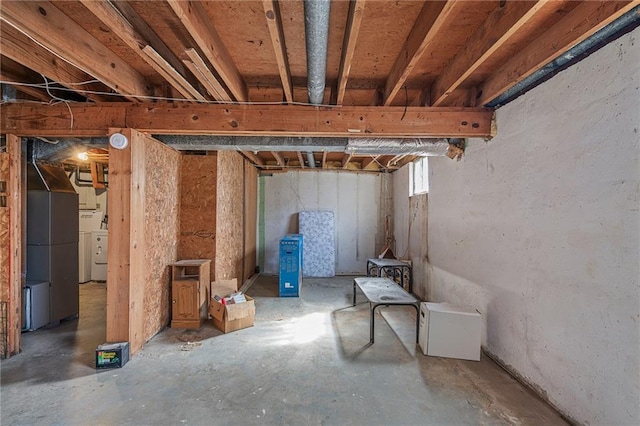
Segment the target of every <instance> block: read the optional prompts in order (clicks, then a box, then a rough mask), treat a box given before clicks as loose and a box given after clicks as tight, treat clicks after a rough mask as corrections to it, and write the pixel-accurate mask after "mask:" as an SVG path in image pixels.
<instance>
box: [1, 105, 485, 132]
mask: <svg viewBox="0 0 640 426" xmlns="http://www.w3.org/2000/svg"><path fill="white" fill-rule="evenodd" d="M69 108H70V110H71V113H72V114H73V116H72V115H71V114H70V110H69ZM492 118H493V110H492V109H487V108H453V107H451V108H449V107H439V108H431V107H407V108H404V107H346V106H345V107H317V106H301V105H295V106H294V105H217V104H182V103H181V104H177V103H173V104H171V103H155V104H142V103H140V104H131V103H122V102H120V103H104V104H96V105H84V104H78V105H76V104H70V105H69V107H67V105H38V104H36V105H34V104H27V103H12V104H2V105H0V131H2V132H4V133H14V134H17V135H19V136H105V135H107V133H108V129H109V128H110V127H129V128H135V129H138V130H140V131H143V132H148V133H151V134H158V135H182V134H184V135H230V136H320V137H358V136H362V137H365V136H366V137H399V138H403V137H492V136H493V133H492Z"/></svg>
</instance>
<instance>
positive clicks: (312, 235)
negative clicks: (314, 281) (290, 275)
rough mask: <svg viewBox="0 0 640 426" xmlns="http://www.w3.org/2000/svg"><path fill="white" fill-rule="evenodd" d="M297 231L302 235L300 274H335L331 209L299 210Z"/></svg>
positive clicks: (306, 275)
mask: <svg viewBox="0 0 640 426" xmlns="http://www.w3.org/2000/svg"><path fill="white" fill-rule="evenodd" d="M298 227H299V233H300V234H302V235H303V237H304V244H303V245H302V246H303V249H302V259H303V261H302V274H303V276H305V277H323V278H325V277H333V276H335V274H336V249H335V242H334V232H335V231H334V218H333V212H331V211H301V212H300V214H299V216H298Z"/></svg>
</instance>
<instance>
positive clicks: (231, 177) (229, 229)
mask: <svg viewBox="0 0 640 426" xmlns="http://www.w3.org/2000/svg"><path fill="white" fill-rule="evenodd" d="M217 157H218V190H217V197H216V198H217V203H216V211H217V213H216V214H217V217H216V259H215V263H216V266H215V272H216V275H215V280H216V281H219V280H225V279H232V278H238V281H241V280H242V257H243V246H244V237H243V235H244V234H243V230H244V226H243V214H242V211H243V207H244V206H243V196H242V194H243V180H244V179H243V176H244V170H243V163H244V159H243V158H242V156H241V155H240V154H238V153H237V152H232V151H219V152H218V155H217Z"/></svg>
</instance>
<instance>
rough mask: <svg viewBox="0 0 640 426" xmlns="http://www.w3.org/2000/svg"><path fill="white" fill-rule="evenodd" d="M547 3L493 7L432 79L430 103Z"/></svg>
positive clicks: (436, 102) (437, 101)
mask: <svg viewBox="0 0 640 426" xmlns="http://www.w3.org/2000/svg"><path fill="white" fill-rule="evenodd" d="M548 4H550V3H547V2H545V1H537V2H523V1H508V2H506V3H504V5H502V6H501V7H499V8H498V9H496V10H495V11H494V12H493V13H492V14H491V15H490V16H489V18H488V19H487V20H486V21H485V22H484V24H483V25H482V26H481V27H480V28H478V29H477V30H476V32H475V33H474V34H473V35H472V36H471V38H470V39H469V42H468V43H467V44H466V45H465V46H464V47H463V48H462V50H460V52H458V54H457V55H456V56H455V57H454V58H453V60H452V61H451V62H450V63H449V65H448V66H447V68H446V69H445V70H444V71H442V73H441V74H440V76H439V77H438V79H437V80H436V81H435V82H434V83H433V85H432V87H431V106H439V105H441V104H443V102H444V101H445V99H446V98H447V96H449V95H450V94H451V92H453V91H454V90H455V89H457V88H458V86H460V84H461V83H462V82H464V81H465V80H466V79H467V78H468V77H469V76H470V75H472V74H473V72H474V71H476V70H477V69H478V68H479V67H480V65H482V64H483V63H484V62H485V61H486V60H487V59H488V58H489V57H491V55H492V54H493V53H495V52H496V51H497V50H498V49H499V48H500V47H502V46H503V45H504V43H506V42H507V41H508V40H509V39H510V38H511V37H512V36H513V34H514V33H515V32H516V31H518V30H519V29H520V28H522V26H523V25H525V24H526V23H527V22H529V21H530V20H531V18H533V17H534V16H535V15H536V14H537V13H538V12H539V11H540V10H542V9H543V8H544V7H545V5H548Z"/></svg>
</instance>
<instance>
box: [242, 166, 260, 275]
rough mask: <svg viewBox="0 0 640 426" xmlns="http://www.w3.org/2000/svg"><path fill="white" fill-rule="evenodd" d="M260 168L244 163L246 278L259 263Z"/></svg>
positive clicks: (253, 271)
mask: <svg viewBox="0 0 640 426" xmlns="http://www.w3.org/2000/svg"><path fill="white" fill-rule="evenodd" d="M257 221H258V170H257V169H256V168H255V167H253V166H252V165H251V164H249V162H247V161H245V163H244V279H245V280H246V279H247V278H249V277H251V276H252V275H253V274H254V273H255V270H256V265H257V260H258V258H257V250H256V244H257V241H256V239H257Z"/></svg>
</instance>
